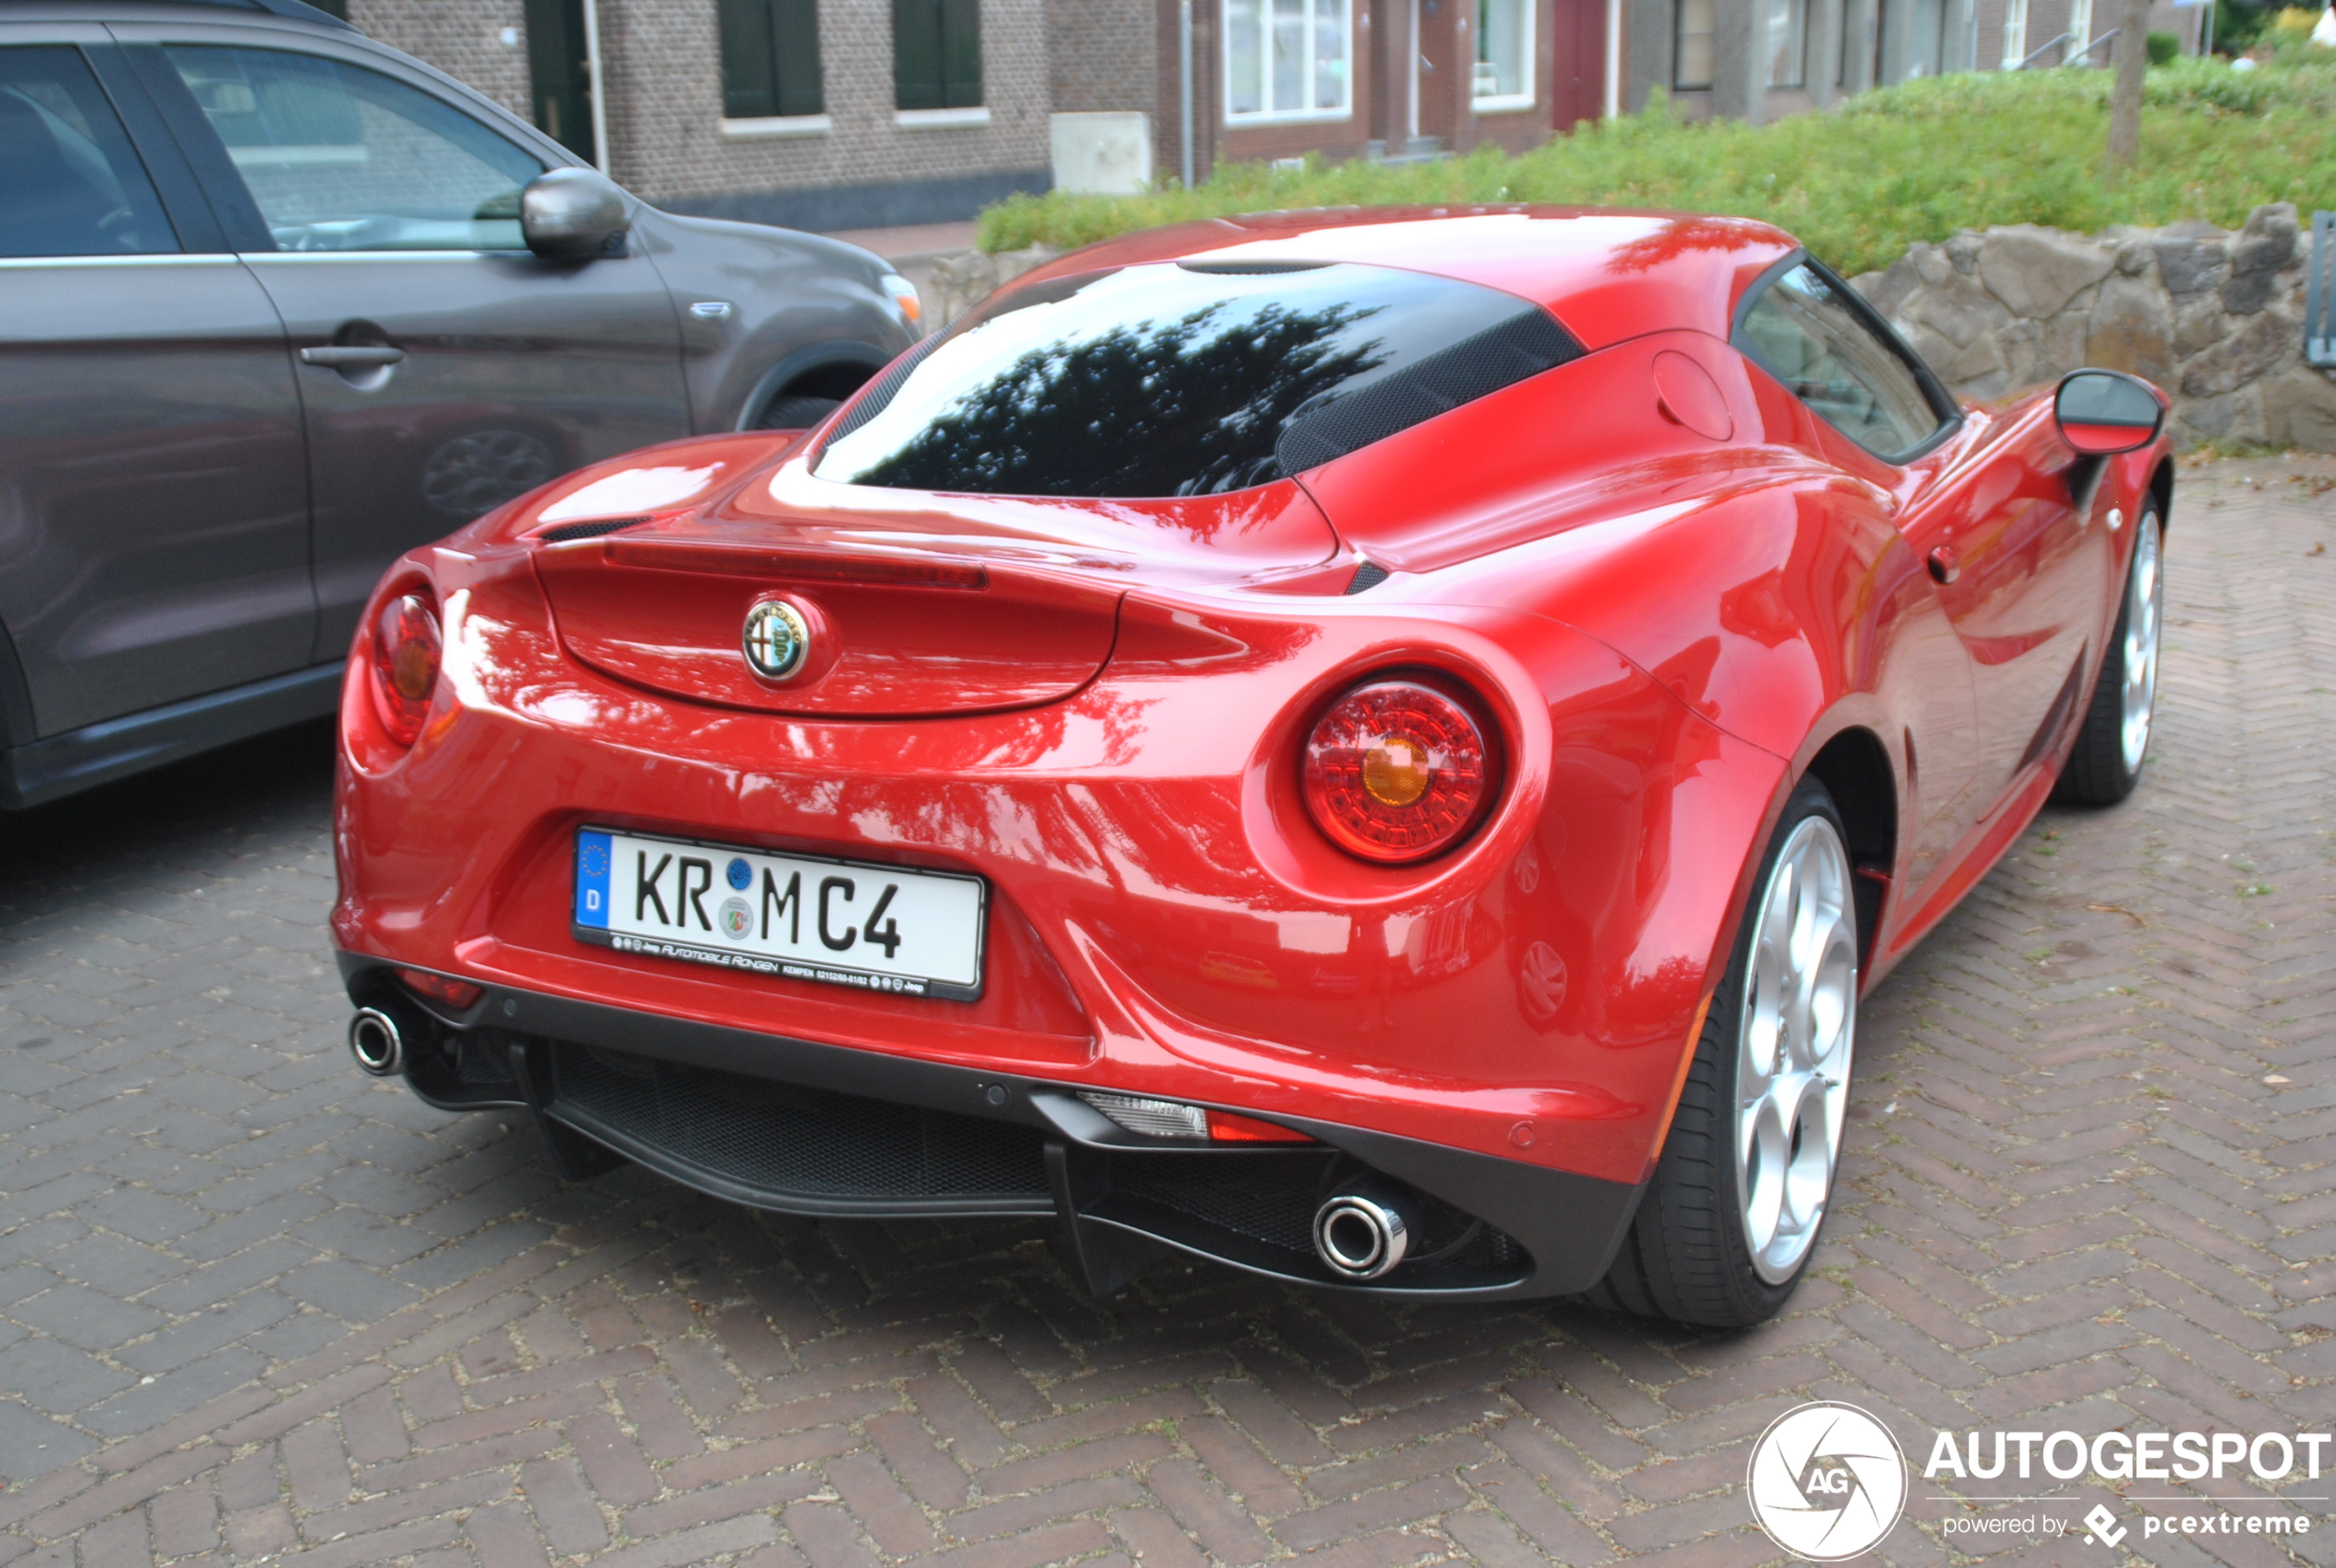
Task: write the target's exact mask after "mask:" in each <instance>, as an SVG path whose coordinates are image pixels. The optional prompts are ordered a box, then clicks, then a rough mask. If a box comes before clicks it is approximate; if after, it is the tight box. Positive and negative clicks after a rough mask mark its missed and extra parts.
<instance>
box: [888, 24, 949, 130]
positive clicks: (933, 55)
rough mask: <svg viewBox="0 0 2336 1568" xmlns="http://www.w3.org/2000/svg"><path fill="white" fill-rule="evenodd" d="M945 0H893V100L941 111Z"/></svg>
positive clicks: (900, 105)
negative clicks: (942, 0) (942, 7)
mask: <svg viewBox="0 0 2336 1568" xmlns="http://www.w3.org/2000/svg"><path fill="white" fill-rule="evenodd" d="M941 53H942V51H941V0H892V101H893V104H894V106H895V107H896V108H899V109H941V108H943V107H945V102H946V97H945V93H944V92H943V89H942V80H941Z"/></svg>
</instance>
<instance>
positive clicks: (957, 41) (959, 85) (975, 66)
mask: <svg viewBox="0 0 2336 1568" xmlns="http://www.w3.org/2000/svg"><path fill="white" fill-rule="evenodd" d="M939 9H940V12H941V93H942V98H941V101H942V105H943V107H944V108H947V109H972V108H975V107H977V106H978V105H979V103H980V102H981V0H939Z"/></svg>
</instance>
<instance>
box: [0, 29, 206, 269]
mask: <svg viewBox="0 0 2336 1568" xmlns="http://www.w3.org/2000/svg"><path fill="white" fill-rule="evenodd" d="M177 248H178V237H177V235H175V234H173V233H172V232H171V228H170V223H169V220H168V219H166V218H165V217H164V216H163V212H162V202H161V201H160V200H157V199H156V198H155V188H154V184H153V182H152V181H151V180H149V179H148V178H147V177H146V170H145V166H143V164H141V163H140V162H139V161H138V155H137V154H136V153H135V152H133V151H132V149H131V145H130V137H129V136H128V134H127V133H125V132H123V130H122V129H121V121H120V119H118V118H117V117H116V116H115V114H114V111H113V105H111V104H110V103H108V102H107V101H106V95H105V93H104V91H103V90H102V89H100V88H99V87H98V86H97V77H96V76H95V75H94V74H91V72H90V70H89V63H88V62H87V61H86V60H84V59H83V58H82V57H81V52H80V51H79V50H77V49H74V48H71V47H69V46H66V45H60V44H42V45H38V46H33V47H22V48H9V49H0V256H155V255H162V254H166V253H167V252H170V251H175V250H177Z"/></svg>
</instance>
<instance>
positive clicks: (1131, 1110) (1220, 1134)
mask: <svg viewBox="0 0 2336 1568" xmlns="http://www.w3.org/2000/svg"><path fill="white" fill-rule="evenodd" d="M1079 1098H1081V1099H1082V1100H1084V1101H1086V1102H1087V1104H1090V1105H1093V1106H1094V1108H1095V1109H1096V1110H1098V1111H1101V1112H1102V1113H1103V1114H1104V1115H1105V1116H1109V1117H1110V1118H1111V1119H1112V1120H1113V1121H1114V1122H1115V1123H1116V1124H1117V1125H1118V1126H1120V1127H1124V1128H1126V1129H1127V1130H1128V1131H1129V1132H1135V1133H1141V1134H1143V1135H1144V1136H1145V1137H1146V1138H1174V1139H1185V1140H1188V1141H1191V1142H1201V1141H1208V1142H1215V1143H1311V1142H1313V1141H1314V1140H1313V1139H1311V1138H1309V1137H1307V1136H1306V1135H1305V1134H1304V1133H1302V1132H1293V1131H1291V1130H1290V1129H1289V1128H1288V1127H1277V1126H1275V1125H1274V1124H1273V1123H1272V1122H1261V1121H1259V1120H1258V1119H1257V1118H1256V1117H1254V1116H1236V1115H1235V1114H1233V1113H1232V1112H1231V1111H1212V1110H1208V1109H1206V1108H1204V1107H1202V1106H1199V1105H1187V1104H1185V1103H1184V1102H1183V1101H1181V1100H1154V1099H1151V1098H1149V1097H1147V1096H1145V1095H1141V1094H1107V1093H1102V1092H1100V1091H1097V1090H1093V1089H1082V1090H1081V1091H1080V1092H1079Z"/></svg>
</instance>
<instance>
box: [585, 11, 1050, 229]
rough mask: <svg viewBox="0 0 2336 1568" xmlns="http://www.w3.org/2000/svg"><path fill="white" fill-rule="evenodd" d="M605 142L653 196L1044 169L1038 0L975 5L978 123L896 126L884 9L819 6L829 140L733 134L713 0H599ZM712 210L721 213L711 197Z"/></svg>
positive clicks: (619, 173)
mask: <svg viewBox="0 0 2336 1568" xmlns="http://www.w3.org/2000/svg"><path fill="white" fill-rule="evenodd" d="M601 27H602V29H604V30H605V31H606V33H607V35H608V37H607V50H608V62H607V65H606V66H605V67H604V70H605V74H606V76H607V90H608V98H609V139H610V143H611V145H612V148H613V153H612V156H613V161H614V163H615V164H616V167H615V168H614V169H613V170H612V171H611V172H612V173H613V175H614V176H615V177H616V178H617V179H618V180H619V181H620V182H621V183H623V184H624V186H625V187H626V188H627V189H631V190H634V191H636V192H638V193H639V194H640V195H641V196H643V197H645V198H647V199H648V200H652V201H677V202H678V203H679V204H681V205H683V206H685V207H688V206H697V207H701V208H703V207H706V206H708V205H709V203H708V202H707V200H705V199H708V198H725V197H728V198H737V197H739V196H741V195H745V196H751V195H752V194H754V193H758V192H788V191H809V190H814V189H820V188H824V187H840V186H841V187H861V186H877V185H894V184H903V183H915V182H923V183H928V184H933V183H938V182H944V181H949V180H956V179H964V178H967V177H976V178H978V177H981V176H985V175H1001V174H1009V173H1013V172H1016V171H1026V170H1031V169H1041V168H1044V167H1045V166H1046V165H1047V161H1048V139H1047V115H1048V62H1047V40H1046V9H1045V0H983V4H982V7H981V68H982V99H983V102H984V103H985V104H986V105H987V106H988V108H989V111H990V123H989V124H988V125H987V126H982V127H978V128H969V129H956V130H946V131H934V130H908V129H904V128H902V127H900V126H899V125H898V124H896V123H895V122H894V119H893V90H892V12H891V7H890V6H888V5H887V4H885V0H827V3H826V4H824V5H822V6H820V7H819V56H820V63H821V66H822V69H823V71H824V73H825V88H826V101H827V113H828V118H829V120H830V125H831V129H830V131H829V132H828V133H826V134H824V135H816V136H805V137H799V138H796V137H790V138H784V139H776V140H739V139H737V138H735V137H731V136H727V135H725V134H724V132H723V126H722V63H721V53H720V44H719V39H718V35H717V30H716V21H715V11H714V4H713V0H601ZM712 205H714V206H716V207H717V208H718V207H719V206H720V203H719V202H718V201H717V202H715V203H712Z"/></svg>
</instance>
